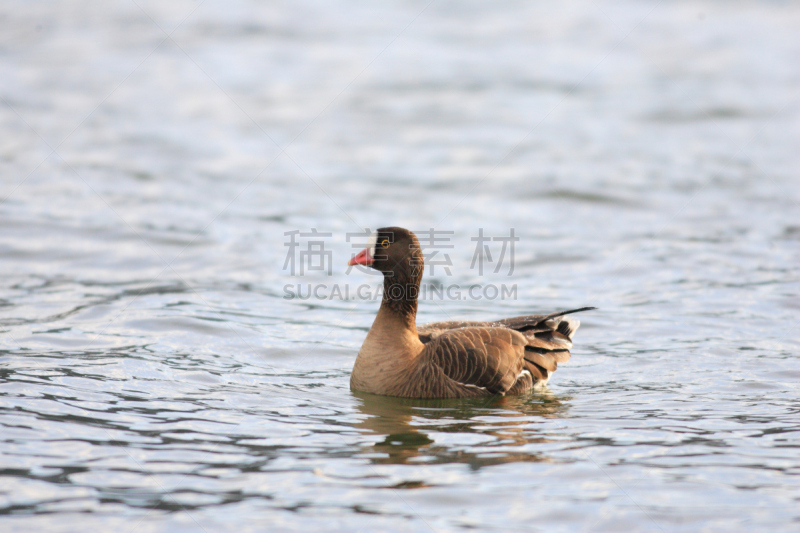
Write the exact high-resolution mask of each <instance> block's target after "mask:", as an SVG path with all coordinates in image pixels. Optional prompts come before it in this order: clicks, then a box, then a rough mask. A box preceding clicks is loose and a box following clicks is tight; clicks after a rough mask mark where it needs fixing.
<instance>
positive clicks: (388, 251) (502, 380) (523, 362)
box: [348, 227, 594, 398]
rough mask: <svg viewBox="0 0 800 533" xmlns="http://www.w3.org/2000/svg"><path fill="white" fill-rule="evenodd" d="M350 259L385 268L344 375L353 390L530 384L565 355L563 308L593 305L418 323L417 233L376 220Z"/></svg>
mask: <svg viewBox="0 0 800 533" xmlns="http://www.w3.org/2000/svg"><path fill="white" fill-rule="evenodd" d="M348 264H350V265H366V266H370V267H372V268H374V269H376V270H378V271H380V272H382V273H383V301H382V302H381V307H380V310H379V311H378V315H377V316H376V317H375V322H373V324H372V327H371V328H370V330H369V333H367V338H366V339H365V340H364V344H363V345H362V346H361V350H360V351H359V352H358V357H357V358H356V362H355V365H354V366H353V373H352V375H351V376H350V388H351V389H352V390H354V391H363V392H371V393H373V394H382V395H386V396H401V397H406V398H469V397H481V396H492V395H506V394H509V395H510V394H524V393H527V392H530V391H531V390H533V388H534V386H539V385H544V384H545V383H547V380H548V379H550V374H552V373H553V372H555V370H556V366H557V364H558V363H563V362H564V361H568V360H569V358H570V353H569V349H570V348H572V335H573V333H575V331H576V330H577V329H578V326H579V325H580V322H578V321H577V320H575V319H573V318H567V317H566V316H565V315H568V314H571V313H577V312H578V311H586V310H589V309H594V307H584V308H581V309H574V310H571V311H561V312H557V313H552V314H549V315H528V316H519V317H514V318H505V319H502V320H497V321H494V322H469V321H448V322H434V323H432V324H426V325H424V326H420V327H419V328H418V327H417V325H416V317H417V296H418V294H419V286H420V282H421V280H422V270H423V260H422V251H421V250H420V246H419V241H418V240H417V237H416V235H414V234H413V233H412V232H410V231H408V230H407V229H403V228H397V227H392V228H381V229H379V230H377V231H375V232H373V233H372V234H371V235H370V237H369V240H368V241H367V247H366V248H365V249H364V250H362V251H361V252H360V253H359V254H358V255H356V256H355V257H353V258H352V259H351V260H350V262H349V263H348Z"/></svg>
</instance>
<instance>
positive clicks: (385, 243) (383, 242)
mask: <svg viewBox="0 0 800 533" xmlns="http://www.w3.org/2000/svg"><path fill="white" fill-rule="evenodd" d="M381 246H383V247H384V248H388V247H389V239H383V240H382V241H381Z"/></svg>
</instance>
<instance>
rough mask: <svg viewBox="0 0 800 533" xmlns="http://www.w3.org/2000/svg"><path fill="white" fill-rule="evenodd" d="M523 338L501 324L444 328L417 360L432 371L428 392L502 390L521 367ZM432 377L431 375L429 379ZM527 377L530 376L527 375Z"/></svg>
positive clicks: (515, 378) (461, 393) (446, 394)
mask: <svg viewBox="0 0 800 533" xmlns="http://www.w3.org/2000/svg"><path fill="white" fill-rule="evenodd" d="M527 342H528V341H527V339H526V338H525V336H524V335H522V334H521V333H519V332H517V331H514V330H512V329H509V328H504V327H475V326H466V327H459V328H453V329H451V330H449V331H444V332H441V333H440V334H438V335H437V336H436V337H435V338H433V339H432V340H431V341H430V342H429V343H427V344H426V345H425V348H424V350H423V352H422V354H421V357H422V359H421V362H422V364H423V366H424V367H426V368H427V371H428V372H430V373H431V374H432V376H431V377H429V378H428V380H427V381H428V382H429V384H430V386H431V387H432V389H440V390H431V391H426V392H427V393H428V394H430V395H431V396H432V397H433V396H439V397H449V396H451V395H455V394H451V393H456V392H457V393H458V395H459V396H464V392H465V390H469V391H471V393H472V394H470V395H475V396H481V395H487V394H505V393H506V392H508V391H510V390H511V389H512V387H514V385H515V384H516V383H517V381H518V379H520V377H521V374H523V375H525V376H527V373H523V370H524V364H525V360H524V355H525V346H526V345H527ZM431 378H432V379H431ZM528 379H530V377H529V376H528Z"/></svg>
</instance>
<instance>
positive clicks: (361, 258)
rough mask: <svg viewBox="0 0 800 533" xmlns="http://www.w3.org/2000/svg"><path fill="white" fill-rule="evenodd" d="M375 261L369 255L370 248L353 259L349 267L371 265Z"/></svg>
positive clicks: (349, 262)
mask: <svg viewBox="0 0 800 533" xmlns="http://www.w3.org/2000/svg"><path fill="white" fill-rule="evenodd" d="M374 261H375V259H374V258H372V256H370V255H369V248H364V249H363V250H361V251H360V252H358V255H357V256H355V257H354V258H352V259H351V260H350V261H348V262H347V264H348V265H367V266H369V265H371V264H372V263H373V262H374Z"/></svg>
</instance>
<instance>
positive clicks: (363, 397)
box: [353, 391, 569, 470]
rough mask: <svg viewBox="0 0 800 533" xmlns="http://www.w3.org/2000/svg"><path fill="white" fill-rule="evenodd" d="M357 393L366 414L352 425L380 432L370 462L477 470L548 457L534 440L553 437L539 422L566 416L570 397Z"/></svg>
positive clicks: (367, 450)
mask: <svg viewBox="0 0 800 533" xmlns="http://www.w3.org/2000/svg"><path fill="white" fill-rule="evenodd" d="M354 396H356V397H357V398H358V405H357V408H358V410H359V411H360V412H361V413H363V414H364V415H366V416H365V418H364V419H363V420H362V421H361V422H358V423H356V424H354V425H353V427H355V428H356V429H360V430H368V431H370V432H372V433H373V434H375V435H377V436H379V437H382V438H380V440H378V441H377V442H375V443H374V444H371V445H365V446H364V447H363V455H362V456H364V457H368V458H369V459H370V461H371V462H372V463H374V464H408V463H415V464H442V463H463V464H468V465H469V466H470V467H471V468H472V469H473V470H478V469H480V468H482V467H484V466H491V465H497V464H504V463H515V462H547V461H550V459H549V458H548V457H547V456H546V455H544V454H543V453H540V452H537V451H536V450H535V449H532V447H531V446H530V445H531V444H539V443H548V442H554V440H555V439H552V438H550V436H548V435H547V434H544V433H542V432H540V431H539V430H538V429H537V427H536V426H537V423H538V422H540V421H541V420H540V419H541V418H560V417H563V416H564V415H565V414H566V412H567V409H568V406H567V404H566V403H564V402H566V401H567V400H569V398H568V397H565V396H557V395H555V394H552V393H550V392H546V391H544V392H542V393H540V394H537V395H535V396H515V397H496V398H492V399H490V400H486V399H480V398H472V399H461V400H418V399H404V398H391V397H385V396H378V395H374V394H368V393H359V392H356V393H354ZM437 434H439V436H438V438H437ZM441 434H449V435H452V436H453V438H452V440H451V439H449V438H447V437H445V436H442V435H441ZM476 437H477V438H476ZM468 450H469V451H468ZM475 450H477V451H475Z"/></svg>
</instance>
